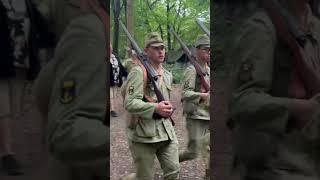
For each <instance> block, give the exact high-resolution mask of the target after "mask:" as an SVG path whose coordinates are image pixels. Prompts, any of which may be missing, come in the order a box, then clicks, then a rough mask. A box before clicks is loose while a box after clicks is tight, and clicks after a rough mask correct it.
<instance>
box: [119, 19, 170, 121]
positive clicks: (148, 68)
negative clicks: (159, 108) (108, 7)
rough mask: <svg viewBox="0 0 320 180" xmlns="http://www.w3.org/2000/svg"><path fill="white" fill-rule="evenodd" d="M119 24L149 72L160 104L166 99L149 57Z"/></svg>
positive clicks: (121, 24) (157, 116) (158, 116)
mask: <svg viewBox="0 0 320 180" xmlns="http://www.w3.org/2000/svg"><path fill="white" fill-rule="evenodd" d="M119 24H120V26H121V27H122V29H123V31H124V32H125V34H126V35H127V38H128V39H129V41H130V43H131V46H132V48H133V49H134V50H135V51H136V53H137V55H136V57H137V58H138V59H139V61H140V62H141V64H142V65H143V66H144V67H145V69H146V71H147V77H148V79H149V80H150V81H151V84H152V86H153V87H154V92H155V94H156V96H157V100H158V102H161V101H164V100H165V99H164V97H163V95H162V93H161V91H160V89H159V87H158V85H157V83H156V81H157V80H158V77H159V75H158V74H157V73H156V71H155V70H154V68H153V67H152V66H151V64H150V63H149V61H148V58H147V56H146V55H145V54H144V53H143V52H142V50H141V49H140V48H139V46H138V44H137V43H136V42H135V40H134V39H133V38H132V36H131V34H130V33H129V32H128V30H127V28H126V27H125V26H124V24H123V23H122V22H121V21H119ZM145 99H146V98H145ZM154 118H155V119H161V118H162V117H161V116H160V115H159V114H154ZM170 121H171V123H172V125H173V126H174V125H175V123H174V121H173V119H172V117H170Z"/></svg>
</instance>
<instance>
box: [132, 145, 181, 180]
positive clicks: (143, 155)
mask: <svg viewBox="0 0 320 180" xmlns="http://www.w3.org/2000/svg"><path fill="white" fill-rule="evenodd" d="M129 148H130V151H131V154H132V157H133V161H134V164H135V167H136V177H135V178H132V179H136V180H152V179H153V178H154V173H155V172H154V159H155V158H156V157H157V159H158V160H159V162H160V166H161V168H162V170H163V176H164V179H165V180H175V179H179V170H180V165H179V159H178V158H179V157H178V153H179V151H178V143H176V142H173V141H170V140H168V141H163V142H157V143H137V142H132V141H129Z"/></svg>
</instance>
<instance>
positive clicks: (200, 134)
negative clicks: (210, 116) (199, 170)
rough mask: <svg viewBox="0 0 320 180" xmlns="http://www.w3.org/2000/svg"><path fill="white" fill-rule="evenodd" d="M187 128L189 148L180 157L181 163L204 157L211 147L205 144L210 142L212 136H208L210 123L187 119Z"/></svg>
mask: <svg viewBox="0 0 320 180" xmlns="http://www.w3.org/2000/svg"><path fill="white" fill-rule="evenodd" d="M186 127H187V131H188V146H187V150H186V151H185V152H183V153H181V154H180V155H179V161H180V162H183V161H188V160H192V159H195V158H198V157H199V156H200V155H204V154H203V152H207V148H208V146H209V145H206V143H205V142H210V135H208V134H209V132H210V131H209V128H210V121H208V120H201V119H191V118H187V119H186ZM208 138H209V140H208Z"/></svg>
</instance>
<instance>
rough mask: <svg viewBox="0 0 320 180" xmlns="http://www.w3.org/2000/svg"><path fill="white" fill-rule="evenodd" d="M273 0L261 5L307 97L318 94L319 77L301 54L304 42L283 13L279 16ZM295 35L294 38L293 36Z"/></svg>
mask: <svg viewBox="0 0 320 180" xmlns="http://www.w3.org/2000/svg"><path fill="white" fill-rule="evenodd" d="M276 3H279V2H276V1H274V0H263V1H262V4H263V6H264V8H265V10H266V12H267V14H268V16H269V17H270V19H271V21H272V23H273V24H274V26H275V28H276V32H277V35H278V37H279V38H280V40H282V41H283V42H284V43H285V44H286V45H287V46H288V47H289V48H290V50H291V53H292V55H293V65H294V66H295V67H297V68H298V71H299V78H301V79H302V81H303V85H304V87H305V89H306V91H307V96H308V97H312V96H314V95H315V94H317V93H319V92H320V75H319V72H316V71H315V70H314V69H313V68H312V67H311V66H310V62H307V60H306V59H305V57H303V55H302V54H301V52H302V51H304V48H303V46H304V42H305V40H304V39H303V38H306V37H301V34H299V32H296V31H297V30H296V29H297V28H295V27H293V26H292V22H290V21H288V20H286V19H285V16H284V15H283V14H284V13H282V14H281V7H280V6H279V4H276ZM290 23H291V24H290ZM295 35H296V36H295ZM319 60H320V59H319Z"/></svg>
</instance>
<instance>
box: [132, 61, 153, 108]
mask: <svg viewBox="0 0 320 180" xmlns="http://www.w3.org/2000/svg"><path fill="white" fill-rule="evenodd" d="M132 62H133V63H134V64H136V65H139V66H140V67H141V69H142V72H143V94H144V95H143V97H144V99H145V100H147V101H148V102H155V101H154V100H153V99H152V98H151V97H150V96H147V82H148V75H147V70H146V68H145V67H144V65H143V64H142V63H141V62H140V61H139V60H138V59H133V60H132Z"/></svg>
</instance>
